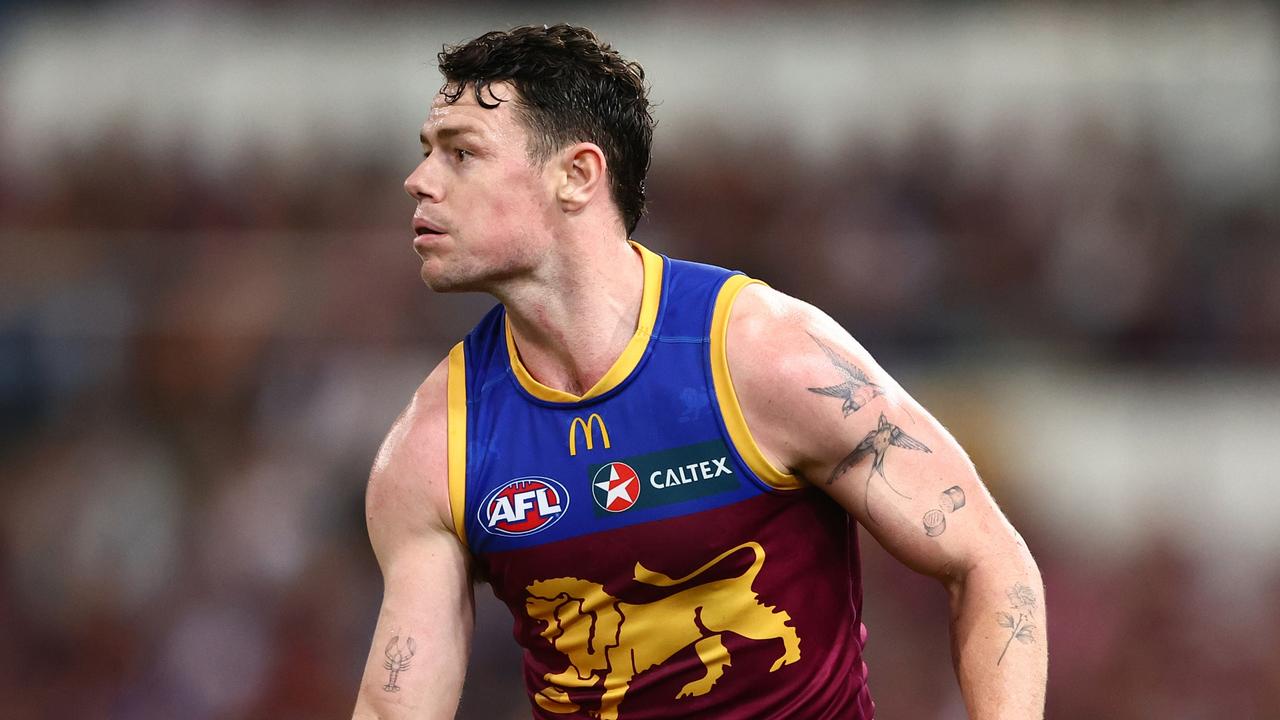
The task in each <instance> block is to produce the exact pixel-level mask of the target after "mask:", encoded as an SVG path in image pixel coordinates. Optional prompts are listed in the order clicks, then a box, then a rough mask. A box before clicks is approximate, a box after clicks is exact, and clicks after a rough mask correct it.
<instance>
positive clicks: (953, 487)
mask: <svg viewBox="0 0 1280 720" xmlns="http://www.w3.org/2000/svg"><path fill="white" fill-rule="evenodd" d="M875 409H876V412H877V415H876V418H875V420H874V423H873V425H872V428H871V429H868V430H867V431H866V432H867V434H871V433H873V432H874V433H876V434H877V435H878V436H879V437H881V438H885V437H887V439H888V442H887V443H884V442H883V441H881V442H880V443H874V442H873V444H875V445H876V447H873V448H871V449H870V450H868V451H864V452H862V453H858V452H857V451H856V447H857V446H853V445H852V443H853V441H854V440H855V438H853V437H850V433H848V432H842V431H841V430H839V429H832V430H830V431H829V434H828V438H827V442H826V443H824V444H823V445H824V446H825V448H826V449H825V452H823V453H822V454H820V455H818V456H816V457H815V459H814V462H813V463H812V464H811V465H810V470H809V472H808V473H806V475H807V476H811V477H812V480H813V481H814V482H815V484H818V485H820V486H821V487H822V488H823V490H824V491H826V492H827V494H829V495H830V496H831V497H832V499H834V500H835V501H836V502H837V503H839V504H840V505H841V506H842V507H844V508H845V510H846V511H848V512H849V514H850V515H853V516H854V517H856V518H857V519H858V521H859V522H860V523H861V524H862V525H863V526H864V527H865V528H866V529H867V531H868V532H870V533H871V535H872V536H873V537H875V539H876V541H877V542H879V543H880V545H882V546H883V547H884V548H885V549H886V550H888V551H889V552H890V553H891V554H893V555H894V556H895V557H896V558H898V559H899V560H900V561H902V562H903V563H904V564H906V565H908V566H910V567H911V568H912V569H914V570H916V571H918V572H921V573H925V574H928V575H932V576H935V577H939V578H944V579H946V578H955V577H962V576H964V575H965V574H967V572H968V570H969V569H970V568H971V567H972V566H973V565H975V564H976V563H977V562H978V561H979V559H980V558H981V557H983V556H984V555H985V554H988V553H991V552H994V551H998V550H999V549H1000V548H1001V547H1004V546H1006V545H1007V544H1016V543H1017V540H1016V534H1015V533H1014V531H1013V528H1012V527H1011V526H1010V525H1009V523H1008V522H1007V521H1006V520H1005V518H1004V516H1003V515H1002V514H1001V513H1000V510H999V508H998V507H997V506H996V504H995V501H994V500H993V499H992V497H991V494H990V493H989V492H988V491H987V488H986V487H985V486H984V484H983V482H982V480H981V478H980V477H979V476H978V473H977V471H976V469H975V468H974V466H973V463H972V462H970V460H969V458H968V456H967V455H966V454H965V452H964V450H963V449H962V448H961V447H960V445H959V443H957V442H956V440H955V438H954V437H952V436H951V434H950V433H949V432H947V430H946V429H945V428H943V427H942V425H941V424H940V423H939V422H938V421H937V420H935V419H934V418H933V417H932V416H931V415H929V413H928V412H927V411H926V410H925V409H924V408H923V407H921V406H920V405H919V404H917V403H915V401H913V400H911V399H910V398H909V397H905V396H902V395H899V394H898V393H893V394H890V396H888V397H886V398H885V400H884V401H883V402H882V403H878V404H877V406H876V408H875ZM869 424H870V423H869ZM858 432H861V430H859V431H858ZM854 434H855V435H856V434H857V433H854ZM864 437H865V436H864ZM841 441H843V442H841ZM859 443H861V440H859ZM846 450H847V452H846ZM842 453H843V454H842ZM850 454H853V455H855V456H856V455H861V457H858V458H856V461H855V462H849V460H850V459H851V458H850Z"/></svg>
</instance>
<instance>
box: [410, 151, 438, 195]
mask: <svg viewBox="0 0 1280 720" xmlns="http://www.w3.org/2000/svg"><path fill="white" fill-rule="evenodd" d="M404 191H405V192H406V193H408V194H409V197H411V198H413V199H414V200H417V201H419V202H421V201H423V200H430V201H432V202H440V200H441V199H443V198H444V190H443V188H442V187H441V185H440V180H439V174H438V173H434V172H432V171H431V158H430V157H425V158H423V159H422V162H420V163H418V167H416V168H414V169H413V172H411V173H409V177H407V178H405V179H404Z"/></svg>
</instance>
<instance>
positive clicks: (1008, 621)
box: [996, 583, 1036, 665]
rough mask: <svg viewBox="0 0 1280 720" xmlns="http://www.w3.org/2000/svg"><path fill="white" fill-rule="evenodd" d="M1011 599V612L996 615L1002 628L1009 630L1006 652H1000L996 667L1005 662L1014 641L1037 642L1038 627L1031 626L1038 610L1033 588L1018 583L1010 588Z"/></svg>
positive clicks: (1009, 595)
mask: <svg viewBox="0 0 1280 720" xmlns="http://www.w3.org/2000/svg"><path fill="white" fill-rule="evenodd" d="M1006 595H1007V596H1008V598H1009V607H1010V609H1011V612H1005V611H1003V610H1002V611H1000V612H998V613H996V622H997V623H999V624H1000V627H1002V628H1008V629H1009V639H1008V640H1006V641H1005V643H1004V650H1002V651H1001V652H1000V658H999V659H997V660H996V665H999V664H1000V663H1001V662H1003V661H1004V655H1005V653H1007V652H1009V646H1010V645H1012V644H1013V641H1014V640H1017V641H1018V642H1020V643H1022V644H1023V645H1027V644H1029V643H1033V642H1035V641H1036V636H1035V629H1036V626H1035V625H1032V624H1031V619H1032V614H1033V613H1034V612H1035V609H1036V593H1035V591H1034V590H1032V589H1031V588H1029V587H1027V586H1026V585H1023V584H1022V583H1018V584H1016V585H1014V586H1013V587H1011V588H1009V592H1008V593H1006ZM1013 613H1017V614H1018V617H1017V618H1014V616H1013Z"/></svg>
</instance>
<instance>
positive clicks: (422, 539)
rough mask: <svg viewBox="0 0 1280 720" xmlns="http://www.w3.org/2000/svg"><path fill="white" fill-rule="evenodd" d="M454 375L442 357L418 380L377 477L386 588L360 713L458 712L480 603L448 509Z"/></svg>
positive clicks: (375, 501) (372, 511) (362, 717)
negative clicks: (451, 382) (450, 382)
mask: <svg viewBox="0 0 1280 720" xmlns="http://www.w3.org/2000/svg"><path fill="white" fill-rule="evenodd" d="M447 375H448V364H447V362H446V363H441V364H440V366H439V367H437V368H436V369H435V370H434V371H433V372H432V373H431V375H430V376H429V377H428V378H427V380H426V381H425V382H424V383H423V384H422V387H420V388H419V389H418V392H417V393H416V394H415V395H414V399H413V401H412V402H411V403H410V404H409V407H407V408H406V409H405V411H404V413H403V414H401V416H400V417H399V418H398V419H397V420H396V423H395V425H394V426H393V427H392V428H391V432H390V433H389V434H388V435H387V439H386V441H385V442H384V443H383V445H382V449H381V450H379V451H378V457H377V459H376V460H375V461H374V466H373V471H372V473H371V474H370V477H369V487H368V490H367V492H366V496H365V515H366V519H367V521H368V525H369V539H370V541H371V542H372V544H373V549H374V553H375V554H376V555H377V557H378V564H379V566H380V567H381V568H382V579H383V596H382V609H381V611H380V612H379V614H378V625H377V628H376V629H375V630H374V634H373V643H372V647H371V648H370V649H369V658H368V661H367V662H366V664H365V670H364V679H363V680H362V681H361V683H360V693H359V696H358V697H357V698H356V707H355V712H354V714H353V716H352V718H353V720H410V719H411V718H412V719H413V720H419V719H422V720H434V719H435V718H452V717H453V716H454V713H455V711H456V710H457V706H458V700H459V698H460V697H461V694H462V679H463V674H464V672H465V671H466V664H467V655H468V653H469V651H470V643H471V629H472V623H473V620H474V615H473V612H474V610H473V608H474V606H473V598H472V594H471V580H470V576H469V571H468V561H467V553H466V550H465V549H464V548H463V547H462V544H461V542H460V541H459V540H458V538H457V536H456V535H454V533H453V530H452V520H451V516H450V510H449V493H448V470H447V461H446V459H447V444H446V426H445V419H446V409H447V402H446V398H447V394H446V392H447V391H446V387H447Z"/></svg>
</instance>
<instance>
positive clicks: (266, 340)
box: [0, 118, 1280, 720]
mask: <svg viewBox="0 0 1280 720" xmlns="http://www.w3.org/2000/svg"><path fill="white" fill-rule="evenodd" d="M133 133H134V131H133V130H131V128H130V127H129V125H128V123H127V122H122V123H121V124H120V126H118V128H117V129H116V131H115V132H114V133H111V134H109V135H107V136H104V137H101V138H100V139H99V140H98V141H97V142H95V143H94V144H93V146H92V149H91V150H88V151H84V152H79V151H71V150H68V151H67V153H66V154H65V156H64V157H62V158H61V160H60V161H59V162H57V163H54V164H52V165H50V166H49V167H46V168H44V169H43V171H42V172H41V173H40V174H39V175H38V176H34V177H26V176H24V177H18V176H15V175H12V174H7V173H5V171H4V170H3V169H0V468H2V472H3V477H2V479H0V627H3V628H4V631H3V638H4V642H0V695H2V696H3V697H4V698H5V709H4V710H3V712H0V715H3V716H4V717H5V718H13V719H14V720H24V719H27V718H33V719H34V718H42V719H43V718H51V719H53V718H57V719H61V718H126V719H129V720H134V719H137V720H151V719H156V720H160V719H166V720H167V719H171V718H184V719H189V720H206V719H208V720H214V719H222V718H254V719H256V718H275V719H276V720H291V719H295V718H296V719H298V720H302V719H309V718H334V717H344V716H347V715H348V714H349V712H350V708H351V705H352V703H353V702H354V697H355V693H356V687H357V683H358V680H359V675H360V671H361V668H362V666H363V663H364V659H365V655H366V653H367V652H368V649H369V648H368V643H369V638H370V636H371V633H372V629H373V623H374V620H375V616H376V612H377V608H378V603H379V600H380V581H379V576H378V571H377V567H376V565H375V563H374V560H373V557H372V553H371V551H370V549H369V546H368V541H367V539H366V537H365V529H364V516H363V512H362V502H363V490H364V481H365V478H366V476H367V472H368V466H369V464H370V462H371V460H372V457H373V455H374V452H375V450H376V448H377V444H378V442H379V440H380V437H381V434H382V433H383V432H384V431H385V429H386V428H387V427H388V426H389V424H390V423H391V421H392V419H393V418H394V417H395V415H396V413H397V412H398V410H399V408H400V406H401V405H402V404H403V403H404V402H405V401H406V400H407V399H408V397H409V395H410V394H411V392H412V391H413V388H414V387H415V386H416V384H417V383H418V382H420V380H421V379H422V378H423V377H424V376H425V375H426V374H427V372H429V371H430V369H431V368H432V367H433V366H434V364H435V363H436V362H438V361H439V359H440V358H441V357H443V354H444V352H445V351H446V350H447V348H448V347H449V345H450V344H451V343H452V342H454V341H455V340H456V339H457V338H458V337H460V336H461V334H462V333H464V332H465V331H466V330H467V329H468V328H469V327H470V325H471V324H472V323H473V322H474V321H475V320H476V319H478V317H479V316H480V314H481V312H482V311H483V309H484V308H486V307H487V306H488V304H489V302H490V301H488V300H487V299H485V298H443V297H433V296H431V295H430V293H429V291H427V290H426V289H425V288H424V287H423V286H422V285H421V283H420V281H419V280H418V277H417V262H416V258H415V256H414V255H413V253H412V251H411V248H410V239H411V232H410V230H409V218H410V214H411V211H412V203H411V201H410V200H409V199H408V198H407V197H405V196H404V195H403V193H402V192H401V190H400V183H401V180H402V178H403V176H404V175H405V174H406V173H407V172H408V171H409V170H410V169H411V167H412V165H413V163H414V162H416V155H415V153H416V149H415V148H414V147H412V146H411V145H407V146H406V148H405V160H404V164H403V165H402V166H396V167H388V166H383V165H379V164H374V163H370V162H369V161H367V160H362V159H361V158H359V157H353V156H352V155H351V154H350V153H344V151H343V148H342V147H341V146H340V145H329V146H320V147H316V148H314V149H313V152H311V153H310V154H309V155H308V156H307V157H301V158H294V159H292V160H291V161H290V162H288V163H287V164H273V161H271V160H269V159H267V158H268V157H270V155H269V154H267V153H261V154H250V155H251V157H253V158H254V159H252V160H250V161H248V162H246V163H245V164H243V165H242V166H240V167H238V168H235V169H234V170H232V171H230V172H227V171H221V172H219V173H217V174H213V173H209V172H207V171H205V169H204V168H202V167H201V166H200V165H199V164H198V163H197V162H195V161H194V160H192V159H191V158H190V157H188V156H187V155H185V154H184V153H183V152H182V149H181V148H174V149H173V150H172V152H168V153H162V154H158V155H157V154H154V153H149V152H144V151H143V150H142V144H141V143H139V142H138V138H137V137H136V136H135V135H134V134H133ZM1029 137H1030V136H1029V135H1026V134H1024V133H1020V132H1019V130H1018V128H1016V127H1010V128H1001V129H999V130H998V131H993V132H992V133H990V134H989V137H988V139H987V142H986V143H984V144H982V145H980V146H979V147H978V148H977V149H975V147H974V146H972V145H965V146H964V148H963V151H962V149H961V145H960V144H959V143H958V142H957V139H956V138H954V137H952V136H950V135H949V134H948V133H947V132H946V131H945V130H943V129H942V128H941V127H940V126H937V125H934V124H932V123H930V122H928V121H927V120H925V121H921V123H920V126H919V128H918V129H917V130H916V132H915V133H914V135H913V137H912V139H911V141H910V142H906V143H903V144H902V145H901V147H900V148H899V149H887V148H885V147H883V146H880V145H878V144H876V143H872V142H869V141H866V142H864V141H860V140H859V139H856V138H851V139H849V141H848V142H847V143H845V144H844V145H842V146H840V147H838V148H832V151H831V153H830V154H829V157H828V158H826V160H824V161H823V164H822V166H819V167H815V166H814V165H813V164H812V163H808V162H804V161H802V160H801V159H800V154H799V153H795V152H791V149H790V148H789V146H788V144H787V142H786V140H785V138H778V139H774V140H770V141H768V142H761V143H759V144H755V145H753V146H751V147H742V146H740V145H736V144H734V143H731V142H728V141H719V140H717V139H716V137H715V135H714V134H713V133H708V134H707V135H706V136H705V137H702V138H700V139H698V140H697V141H696V142H694V141H692V140H691V139H688V138H685V139H683V140H681V141H680V144H679V148H680V149H679V151H678V152H677V151H674V150H672V149H670V147H668V148H667V149H664V150H661V151H660V153H659V155H658V157H657V159H656V160H655V163H654V167H653V171H652V173H651V176H650V181H649V183H648V186H649V188H651V206H650V215H649V217H648V218H646V219H645V220H644V221H643V222H642V223H641V225H640V228H639V230H638V231H637V233H636V237H637V239H638V240H640V241H641V242H643V243H645V244H647V245H648V246H650V247H651V248H653V249H655V250H658V251H661V252H666V253H669V254H672V255H675V256H681V257H687V258H692V259H698V260H704V261H708V262H715V263H719V264H723V265H727V266H730V267H736V268H740V269H743V270H745V271H747V272H749V273H751V274H753V275H755V276H757V277H761V278H763V279H765V280H767V281H769V282H770V283H771V284H773V285H775V286H776V287H779V288H781V289H783V290H785V291H788V292H790V293H792V294H795V295H798V296H800V297H802V298H805V299H808V300H811V301H813V302H815V303H816V304H818V305H819V306H821V307H822V308H824V309H825V310H827V311H828V312H830V313H831V314H832V315H833V316H834V317H836V318H837V319H838V320H840V321H841V322H842V323H843V324H844V325H845V326H846V327H848V328H849V329H850V330H851V331H852V332H853V333H854V335H855V336H857V337H858V338H859V339H860V340H862V341H863V342H864V343H865V344H866V345H868V347H869V348H870V349H871V351H872V352H873V353H876V354H877V355H878V356H879V357H880V359H881V361H882V362H883V363H884V364H885V365H887V366H888V367H889V369H890V370H891V371H892V370H893V368H894V367H895V362H897V361H903V362H911V363H914V364H916V365H921V366H924V367H925V368H926V370H927V368H928V367H929V366H940V365H943V364H945V363H947V362H948V361H950V360H952V359H955V358H960V357H966V358H968V357H974V356H979V357H982V356H995V355H1002V356H1007V355H1009V354H1013V355H1019V354H1021V355H1024V356H1026V357H1029V358H1032V359H1034V358H1035V357H1038V356H1052V357H1054V358H1067V359H1071V360H1078V361H1081V362H1085V363H1126V364H1132V363H1141V364H1144V365H1149V366H1151V367H1153V368H1156V369H1159V368H1166V367H1173V366H1185V365H1187V364H1195V365H1198V366H1203V367H1206V368H1210V369H1211V368H1215V367H1222V366H1231V365H1241V366H1259V365H1261V366H1264V367H1275V366H1276V365H1277V363H1280V216H1278V214H1277V213H1278V208H1277V205H1276V203H1275V200H1276V198H1277V197H1280V192H1275V191H1276V190H1277V189H1276V188H1272V192H1270V193H1263V194H1258V195H1256V196H1247V197H1241V196H1240V194H1239V193H1234V194H1233V193H1205V192H1203V191H1202V190H1197V189H1196V188H1195V186H1194V184H1193V183H1190V182H1187V181H1186V180H1185V179H1184V178H1181V177H1179V176H1177V175H1176V174H1175V173H1174V172H1173V171H1172V170H1171V169H1170V167H1169V166H1168V165H1167V163H1166V161H1165V153H1164V151H1163V149H1162V148H1161V146H1160V142H1159V139H1158V138H1154V137H1142V136H1139V137H1133V136H1127V135H1121V134H1119V133H1116V132H1114V131H1113V130H1111V129H1109V128H1108V127H1107V126H1106V125H1105V124H1101V123H1097V122H1091V121H1089V120H1087V119H1083V118H1082V120H1081V122H1080V123H1079V125H1078V127H1077V129H1076V130H1075V131H1073V135H1072V136H1071V138H1070V141H1069V142H1066V143H1063V145H1062V150H1061V151H1059V152H1056V153H1047V154H1046V153H1045V152H1042V151H1041V149H1040V148H1037V147H1031V146H1030V145H1031V142H1030V140H1029ZM658 142H659V145H660V146H662V144H663V143H664V142H674V141H672V140H670V139H664V138H663V136H662V135H661V131H659V138H658ZM923 399H924V400H925V402H926V404H928V398H923ZM944 420H947V419H946V418H944ZM956 430H957V434H960V435H963V432H962V428H956ZM989 479H990V480H991V482H992V485H993V488H994V489H995V491H996V494H997V497H999V498H1000V500H1001V502H1002V504H1004V505H1005V506H1006V508H1007V509H1008V511H1009V513H1010V514H1011V515H1012V516H1013V520H1014V522H1015V523H1016V524H1019V525H1020V527H1021V528H1022V529H1023V532H1024V534H1025V535H1026V536H1027V539H1028V542H1029V543H1030V545H1031V547H1032V549H1033V551H1035V552H1036V553H1037V555H1038V557H1039V559H1040V561H1041V563H1042V568H1043V570H1044V574H1045V577H1046V579H1047V583H1048V588H1047V604H1048V607H1049V613H1050V628H1049V635H1050V637H1051V638H1052V642H1053V648H1052V653H1051V655H1052V657H1051V666H1052V672H1051V684H1050V690H1049V693H1050V694H1049V706H1050V715H1049V716H1050V717H1053V718H1089V717H1095V718H1097V717H1106V718H1157V717H1158V718H1202V717H1203V718H1207V717H1215V718H1216V717H1263V716H1265V715H1266V714H1267V712H1269V711H1266V708H1271V709H1272V710H1271V711H1270V712H1273V711H1274V709H1275V708H1277V707H1280V616H1277V615H1276V613H1275V612H1274V608H1273V603H1269V602H1268V601H1267V600H1266V598H1267V597H1270V598H1275V597H1277V596H1278V595H1277V593H1278V592H1280V563H1276V566H1275V567H1272V568H1269V569H1268V572H1269V573H1271V575H1270V576H1269V578H1266V579H1264V580H1262V581H1261V584H1262V585H1264V586H1266V587H1268V588H1270V592H1269V593H1266V594H1263V595H1257V594H1250V595H1249V596H1248V597H1234V596H1232V595H1231V594H1230V593H1223V592H1221V590H1220V588H1217V587H1214V586H1211V584H1210V582H1209V578H1210V577H1211V575H1209V574H1207V573H1206V572H1204V571H1203V568H1202V567H1201V565H1200V563H1202V562H1203V560H1202V559H1201V558H1198V557H1197V556H1196V554H1195V552H1194V548H1189V547H1186V546H1185V545H1184V544H1183V543H1181V542H1180V539H1179V535H1178V532H1177V528H1167V529H1165V531H1164V532H1160V533H1156V534H1154V535H1153V536H1152V538H1151V542H1150V543H1149V545H1148V546H1146V547H1143V548H1139V549H1135V550H1133V551H1132V552H1128V553H1117V554H1116V556H1115V557H1114V558H1112V559H1111V561H1110V563H1109V564H1107V563H1103V564H1097V563H1090V564H1088V565H1084V564H1081V563H1078V562H1076V561H1075V559H1074V558H1073V556H1072V547H1071V546H1070V545H1068V544H1064V543H1063V541H1062V540H1060V539H1055V538H1047V537H1041V536H1040V535H1039V534H1038V533H1037V528H1035V527H1026V526H1025V524H1024V523H1019V522H1018V521H1019V515H1018V510H1019V508H1020V507H1023V506H1025V505H1027V504H1029V503H1031V502H1033V501H1032V499H1030V498H1025V497H1020V496H1019V495H1018V489H1017V485H1016V483H1011V482H1010V483H1006V482H1002V479H1001V478H1000V477H999V476H998V474H996V473H993V474H992V475H991V477H989ZM872 545H873V544H872V543H871V542H869V541H867V542H864V553H865V555H866V566H867V567H866V573H865V578H864V584H865V587H866V595H867V618H868V620H867V621H868V625H869V628H870V644H869V647H868V655H869V658H870V660H869V662H870V666H871V683H872V690H873V694H874V695H875V696H876V697H877V699H878V702H879V704H880V705H881V707H882V709H883V710H884V714H885V715H886V716H889V717H903V718H960V717H963V716H964V713H963V708H962V706H960V705H959V704H958V703H959V695H958V692H957V691H956V690H955V689H954V688H955V681H954V679H953V677H952V675H951V669H950V664H949V654H948V649H947V638H946V634H945V631H944V628H945V623H946V607H945V598H944V596H943V594H942V592H941V591H940V590H939V589H937V588H936V585H934V584H933V583H932V582H931V581H928V580H923V579H920V578H916V577H913V576H911V575H910V573H909V572H908V571H906V570H904V569H902V568H901V567H900V566H898V565H896V563H894V562H893V561H892V560H890V559H888V558H886V557H884V556H883V554H882V553H881V552H880V551H879V550H878V549H876V548H874V547H873V546H872ZM478 593H479V594H481V595H487V594H488V590H487V589H480V590H479V591H478ZM492 607H493V604H492V603H491V602H489V601H487V600H486V601H485V602H484V603H483V608H484V610H483V612H482V615H483V616H484V619H482V622H481V626H480V629H479V630H478V634H477V640H476V644H475V647H476V650H475V654H476V659H475V662H474V667H473V671H472V674H471V676H470V679H469V685H468V693H467V697H466V698H465V701H464V713H463V717H469V718H495V717H521V716H526V717H527V710H525V707H526V705H525V702H526V701H525V700H523V699H522V697H521V690H520V687H519V685H518V682H519V680H518V674H517V668H516V666H515V663H517V662H518V654H516V653H514V652H513V651H512V650H511V647H510V646H511V641H510V626H509V624H508V622H509V621H505V620H503V619H502V618H501V617H500V616H499V615H493V614H491V612H490V609H491V608H492ZM409 672H411V671H409Z"/></svg>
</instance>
